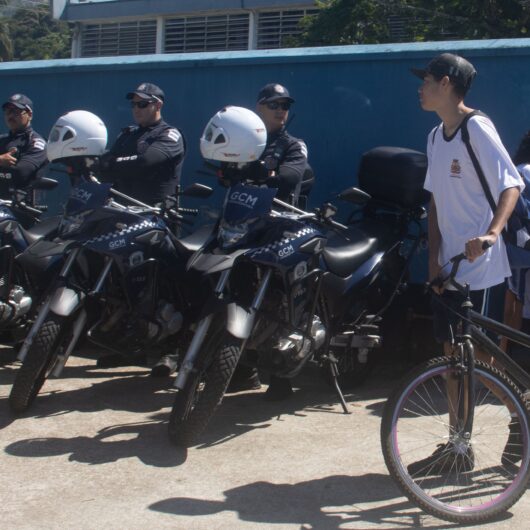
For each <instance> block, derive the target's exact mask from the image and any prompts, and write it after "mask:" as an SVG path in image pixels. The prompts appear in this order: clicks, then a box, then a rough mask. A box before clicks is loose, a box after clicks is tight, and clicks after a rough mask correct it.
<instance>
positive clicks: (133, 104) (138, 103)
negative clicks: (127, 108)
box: [131, 101, 154, 109]
mask: <svg viewBox="0 0 530 530" xmlns="http://www.w3.org/2000/svg"><path fill="white" fill-rule="evenodd" d="M151 103H154V101H131V107H132V108H133V109H134V107H138V108H139V109H146V108H147V107H148V106H149V105H151Z"/></svg>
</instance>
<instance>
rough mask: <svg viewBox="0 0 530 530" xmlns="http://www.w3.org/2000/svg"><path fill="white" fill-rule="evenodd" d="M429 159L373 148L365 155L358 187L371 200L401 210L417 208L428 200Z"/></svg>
mask: <svg viewBox="0 0 530 530" xmlns="http://www.w3.org/2000/svg"><path fill="white" fill-rule="evenodd" d="M426 173H427V156H426V155H425V154H424V153H420V152H419V151H414V150H412V149H406V148H403V147H374V148H373V149H370V151H367V152H366V153H364V154H363V156H362V158H361V165H360V167H359V187H360V188H361V189H362V190H364V191H366V193H369V194H370V195H371V196H372V198H374V199H375V200H378V201H383V202H385V203H392V204H397V205H398V206H401V207H402V208H416V207H418V206H422V205H424V204H425V203H426V202H427V201H428V200H429V192H428V191H426V190H424V189H423V183H424V182H425V174H426Z"/></svg>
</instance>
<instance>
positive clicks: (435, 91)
mask: <svg viewBox="0 0 530 530" xmlns="http://www.w3.org/2000/svg"><path fill="white" fill-rule="evenodd" d="M444 81H449V78H445V77H444V78H442V79H441V80H437V79H435V78H434V77H433V76H432V74H427V75H426V76H425V77H424V78H423V83H422V84H421V86H420V88H419V89H418V95H419V97H420V105H421V108H422V109H423V110H429V111H436V110H437V109H438V108H439V107H440V104H441V103H442V101H443V97H444V94H445V93H446V90H444V88H445V87H446V85H447V82H444Z"/></svg>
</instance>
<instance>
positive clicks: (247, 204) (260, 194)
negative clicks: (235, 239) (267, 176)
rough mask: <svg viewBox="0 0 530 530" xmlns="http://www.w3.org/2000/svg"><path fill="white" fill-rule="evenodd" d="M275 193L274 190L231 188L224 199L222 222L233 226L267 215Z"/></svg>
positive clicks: (237, 186) (252, 187) (249, 187)
mask: <svg viewBox="0 0 530 530" xmlns="http://www.w3.org/2000/svg"><path fill="white" fill-rule="evenodd" d="M277 192H278V190H277V189H276V188H259V187H257V186H245V185H243V184H236V185H235V186H232V187H231V188H230V190H229V191H228V193H227V196H226V199H225V204H224V210H223V220H224V221H225V222H227V223H229V224H231V225H235V224H241V223H244V222H245V221H247V220H248V219H254V218H256V217H261V216H263V215H266V214H268V213H269V212H270V211H271V207H272V202H273V200H274V197H275V196H276V193H277Z"/></svg>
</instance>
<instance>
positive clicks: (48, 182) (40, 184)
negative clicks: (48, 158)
mask: <svg viewBox="0 0 530 530" xmlns="http://www.w3.org/2000/svg"><path fill="white" fill-rule="evenodd" d="M57 184H59V182H58V181H56V180H55V179H50V178H48V177H42V178H39V179H37V180H36V181H35V182H33V183H32V184H31V187H32V188H33V189H34V190H53V188H55V187H56V186H57Z"/></svg>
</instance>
